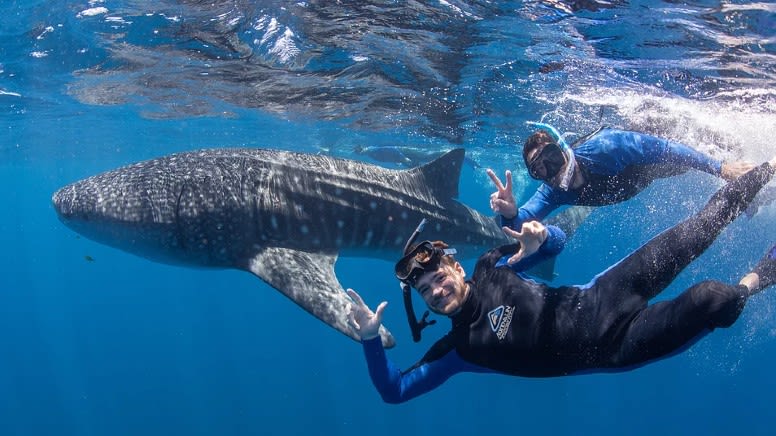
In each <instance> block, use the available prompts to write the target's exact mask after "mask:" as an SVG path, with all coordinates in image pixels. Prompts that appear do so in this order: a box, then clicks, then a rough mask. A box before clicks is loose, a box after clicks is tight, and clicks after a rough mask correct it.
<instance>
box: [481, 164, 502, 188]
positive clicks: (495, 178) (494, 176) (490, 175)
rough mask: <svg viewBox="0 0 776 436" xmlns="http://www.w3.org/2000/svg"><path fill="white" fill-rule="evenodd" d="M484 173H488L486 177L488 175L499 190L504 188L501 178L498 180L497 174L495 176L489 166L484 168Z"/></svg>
mask: <svg viewBox="0 0 776 436" xmlns="http://www.w3.org/2000/svg"><path fill="white" fill-rule="evenodd" d="M485 173H487V174H488V177H490V180H491V181H493V184H494V185H496V187H497V188H498V190H499V191H503V190H504V185H503V184H502V183H501V180H499V178H498V176H496V173H494V172H493V170H491V169H490V168H488V169H487V170H485Z"/></svg>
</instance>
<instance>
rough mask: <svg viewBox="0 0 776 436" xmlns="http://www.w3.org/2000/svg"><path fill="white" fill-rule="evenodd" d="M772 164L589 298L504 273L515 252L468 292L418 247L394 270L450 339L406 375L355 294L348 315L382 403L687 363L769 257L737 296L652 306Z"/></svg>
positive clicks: (774, 273) (705, 292)
mask: <svg viewBox="0 0 776 436" xmlns="http://www.w3.org/2000/svg"><path fill="white" fill-rule="evenodd" d="M774 168H776V159H774V160H773V161H771V162H770V163H766V164H763V165H761V166H759V167H757V168H755V169H754V170H752V171H750V172H749V173H747V174H745V175H744V176H742V177H740V178H739V179H737V180H735V181H733V182H731V183H729V184H728V185H726V186H724V187H723V188H722V189H720V190H719V191H718V192H717V193H716V194H715V195H714V196H713V197H712V198H711V200H710V201H709V202H708V203H707V205H706V206H705V207H704V208H703V210H701V211H700V212H698V213H697V214H695V215H694V216H692V217H690V218H689V219H687V220H685V221H683V222H681V223H679V224H677V225H675V226H674V227H672V228H670V229H668V230H666V231H664V232H663V233H661V234H659V235H657V236H656V237H654V238H653V239H652V240H650V241H649V242H647V243H646V244H645V245H643V246H642V247H640V248H639V249H637V250H636V251H634V252H633V253H632V254H630V255H629V256H627V257H626V258H624V259H623V260H622V261H620V262H619V263H617V264H615V265H614V266H612V267H610V268H609V269H607V270H606V271H604V272H603V273H601V274H599V275H598V276H597V277H596V278H594V279H593V280H592V281H591V282H590V283H589V284H588V285H585V286H564V287H559V288H553V287H549V286H547V285H544V284H540V283H536V282H534V281H532V280H526V279H525V278H523V277H521V275H519V274H515V271H514V270H513V269H511V268H510V267H509V265H508V263H507V262H506V261H505V260H506V259H508V258H509V257H510V256H511V255H512V253H514V252H515V251H516V249H517V246H516V245H512V246H505V247H500V248H497V249H494V250H491V251H489V252H488V253H486V254H485V255H483V256H482V257H481V258H480V259H479V261H478V262H477V265H476V267H475V272H474V275H473V276H472V278H471V280H470V281H465V280H464V271H463V268H462V267H461V265H460V264H459V263H457V262H456V261H455V260H454V259H453V258H452V256H450V255H446V254H445V252H444V251H443V250H442V249H443V248H444V247H446V246H445V245H444V244H443V243H431V242H428V241H426V242H423V243H421V244H418V245H416V246H415V247H414V248H413V249H411V250H409V251H408V252H407V254H406V255H405V256H404V257H403V258H402V259H401V260H400V261H399V262H398V263H397V265H396V275H397V278H399V279H400V280H402V281H403V283H405V285H407V286H413V287H415V288H416V289H417V290H418V292H419V293H420V295H421V296H422V297H423V299H424V300H425V302H426V304H427V305H428V307H429V309H431V310H433V311H435V312H437V313H440V314H444V315H447V316H449V317H450V318H451V320H452V329H451V331H450V333H448V334H447V335H446V336H445V337H444V338H443V339H441V340H440V341H438V342H437V343H436V344H434V346H433V347H432V348H431V349H430V350H429V352H428V353H427V354H426V355H425V356H424V358H423V359H422V360H421V361H420V362H418V364H416V365H415V366H413V367H412V368H410V369H409V370H408V371H405V372H401V371H399V370H398V369H397V368H396V367H395V366H394V365H393V364H392V363H391V362H390V361H389V360H388V359H387V357H386V355H385V351H384V349H383V347H382V345H381V343H380V340H379V339H378V338H377V333H376V332H377V330H376V328H377V327H378V326H379V323H380V320H381V318H382V312H383V310H384V308H385V303H383V304H381V305H380V306H378V308H377V309H376V311H375V312H372V311H371V310H370V309H369V308H368V307H367V306H366V305H365V304H364V302H363V301H362V300H361V298H360V297H359V296H358V294H357V293H355V292H354V291H352V290H349V293H350V295H351V297H352V298H353V300H354V305H353V306H352V308H351V312H350V322H351V326H352V327H353V329H354V330H355V331H356V332H357V333H358V334H359V335H360V336H361V338H362V342H363V346H364V352H365V355H366V359H367V363H368V367H369V373H370V376H371V378H372V381H373V383H374V385H375V386H376V388H377V390H378V391H379V392H380V394H381V395H382V397H383V399H384V400H385V401H387V402H403V401H407V400H409V399H411V398H414V397H416V396H418V395H421V394H423V393H425V392H428V391H429V390H431V389H434V388H436V387H437V386H439V385H440V384H442V383H443V382H444V381H445V380H447V379H448V378H449V377H450V376H452V375H453V374H456V373H458V372H497V373H504V374H511V375H520V376H527V377H552V376H563V375H570V374H579V373H586V372H611V371H623V370H629V369H633V368H635V367H637V366H640V365H643V364H646V363H649V362H650V361H654V360H655V359H658V358H662V357H666V356H669V355H671V354H673V353H676V352H679V351H682V350H683V349H684V348H686V347H687V346H689V345H690V344H691V343H693V342H694V340H697V339H699V338H700V337H701V336H702V335H703V334H704V333H707V332H709V331H711V330H713V329H714V328H717V327H727V326H730V325H731V324H732V323H733V322H734V321H735V320H736V319H737V318H738V315H739V314H740V312H741V310H742V309H743V307H744V305H745V303H746V300H747V298H748V297H749V296H750V295H752V294H754V293H756V292H759V291H761V290H762V289H764V288H766V287H768V286H771V285H773V284H774V282H776V246H774V248H772V249H771V250H770V251H769V253H768V254H766V255H765V257H763V259H762V260H761V261H760V263H759V264H758V266H757V267H755V269H754V270H753V271H752V272H751V273H749V274H747V275H746V276H744V278H742V279H741V281H740V283H739V284H738V285H737V286H733V285H728V284H724V283H721V282H718V281H704V282H701V283H699V284H696V285H694V286H692V287H690V288H689V289H687V290H686V291H685V292H684V293H682V294H681V295H680V296H678V297H677V298H674V299H673V300H669V301H661V302H658V303H654V304H651V305H649V304H648V302H649V300H650V299H651V298H653V297H655V296H656V295H657V294H658V293H660V292H661V291H662V290H663V289H665V287H667V286H668V284H670V283H671V281H673V279H674V278H675V277H676V275H677V274H678V273H679V272H680V271H681V270H682V269H683V268H684V267H686V266H687V265H688V264H689V263H690V262H691V261H692V260H693V259H695V258H696V257H697V256H699V255H700V254H701V253H703V251H704V250H705V249H706V248H707V247H709V246H710V245H711V244H712V243H713V241H714V239H715V238H716V237H717V235H719V233H720V232H721V231H722V229H724V227H725V226H726V225H727V224H729V223H730V222H732V221H733V220H734V219H735V218H736V217H737V216H738V215H739V214H740V213H741V212H742V211H743V210H744V209H746V206H747V205H748V204H749V202H751V201H752V199H753V198H754V196H755V194H756V193H757V192H758V191H759V190H760V189H761V188H762V186H763V185H765V184H766V183H767V182H768V180H770V179H771V177H772V176H773V174H774Z"/></svg>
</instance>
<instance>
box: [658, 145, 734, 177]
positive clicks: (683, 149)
mask: <svg viewBox="0 0 776 436" xmlns="http://www.w3.org/2000/svg"><path fill="white" fill-rule="evenodd" d="M667 149H668V151H667V156H666V158H665V161H666V162H672V163H677V164H679V165H684V166H688V167H690V168H694V169H696V170H699V171H703V172H707V173H709V174H711V175H714V176H719V175H720V174H721V173H722V162H721V161H719V160H717V159H713V158H712V157H711V156H709V155H706V154H704V153H701V152H699V151H698V150H695V149H694V148H691V147H688V146H686V145H684V144H680V143H678V142H671V141H667Z"/></svg>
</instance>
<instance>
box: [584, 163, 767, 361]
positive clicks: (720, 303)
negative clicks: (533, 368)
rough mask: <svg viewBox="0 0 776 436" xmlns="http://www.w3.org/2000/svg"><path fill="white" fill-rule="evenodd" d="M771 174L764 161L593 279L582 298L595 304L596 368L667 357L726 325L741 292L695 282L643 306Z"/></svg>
mask: <svg viewBox="0 0 776 436" xmlns="http://www.w3.org/2000/svg"><path fill="white" fill-rule="evenodd" d="M773 174H774V168H773V167H771V166H770V165H769V164H767V163H766V164H763V165H760V166H759V167H757V168H755V169H753V170H752V171H750V172H748V173H747V174H745V175H743V176H741V177H739V178H738V179H737V180H735V181H732V182H730V183H728V184H727V185H725V186H724V187H722V188H721V189H720V190H719V191H718V192H717V193H716V194H714V196H713V197H712V198H711V199H710V200H709V202H708V203H707V204H706V206H705V207H704V208H703V210H701V211H700V212H698V213H696V214H695V215H693V216H692V217H690V218H688V219H686V220H685V221H683V222H681V223H679V224H677V225H675V226H673V227H671V228H670V229H668V230H666V231H664V232H662V233H660V234H659V235H657V236H656V237H654V238H652V239H651V240H650V241H649V242H647V243H646V244H644V245H643V246H642V247H640V248H639V249H637V250H636V251H634V252H633V253H631V254H630V255H628V256H627V257H626V258H625V259H623V260H622V261H620V262H619V263H617V264H616V265H614V266H613V267H611V268H609V269H608V270H607V271H605V272H604V273H602V274H601V275H599V276H598V277H597V278H596V280H595V281H594V283H593V285H592V286H591V287H590V289H588V290H587V293H588V297H592V300H593V301H592V302H595V303H597V304H599V310H598V312H597V318H598V319H596V320H594V321H593V322H597V323H598V325H597V326H596V327H594V330H597V333H598V337H599V338H600V339H601V345H602V346H603V347H604V348H605V349H606V351H605V352H604V353H603V354H604V355H606V356H607V357H605V358H604V359H605V361H604V362H600V364H601V365H602V366H605V367H612V368H614V367H624V366H632V365H638V364H641V363H645V362H647V361H649V360H652V359H655V358H658V357H662V356H665V355H667V354H670V353H671V352H673V351H675V350H677V349H678V348H680V347H682V346H683V345H685V344H687V343H689V342H690V341H691V340H692V339H693V338H695V337H697V336H698V335H699V334H700V333H702V332H704V330H707V329H713V328H715V327H728V326H730V325H731V324H732V323H733V322H734V321H735V320H736V319H737V318H738V315H739V314H740V313H741V310H742V309H743V307H744V304H745V302H746V298H747V296H748V293H747V290H746V288H745V287H743V286H732V285H728V284H724V283H721V282H717V281H705V282H701V283H698V284H696V285H694V286H692V287H690V288H689V289H687V290H686V291H684V292H683V293H682V294H681V295H679V296H678V297H676V298H674V299H673V300H670V301H662V302H658V303H655V304H652V305H649V306H648V305H647V304H648V301H649V300H650V299H651V298H653V297H655V296H656V295H657V294H659V293H660V292H661V291H662V290H663V289H665V288H666V287H667V286H668V285H669V284H670V283H671V282H672V281H673V280H674V278H675V277H676V276H677V275H678V274H679V272H680V271H682V269H684V268H685V267H686V266H687V265H688V264H689V263H690V262H691V261H692V260H693V259H695V258H696V257H698V256H699V255H700V254H701V253H703V252H704V250H706V249H707V248H708V247H709V246H710V245H711V244H712V242H714V240H715V239H716V237H717V236H718V235H719V234H720V232H721V231H722V229H724V228H725V226H727V225H728V224H730V223H731V222H732V221H733V220H734V219H735V218H736V217H738V215H740V214H741V213H742V212H743V211H744V210H745V209H746V207H747V205H748V204H749V203H750V202H751V201H752V199H753V198H754V197H755V195H756V194H757V192H758V191H759V190H760V189H761V188H762V187H763V186H764V185H765V184H766V183H768V181H769V180H770V179H771V177H772V176H773ZM593 325H596V324H593ZM599 329H600V330H599Z"/></svg>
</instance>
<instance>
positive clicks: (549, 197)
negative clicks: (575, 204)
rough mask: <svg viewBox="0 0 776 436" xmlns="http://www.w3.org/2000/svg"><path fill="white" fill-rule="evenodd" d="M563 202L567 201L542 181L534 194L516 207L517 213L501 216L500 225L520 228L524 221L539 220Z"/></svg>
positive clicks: (514, 228)
mask: <svg viewBox="0 0 776 436" xmlns="http://www.w3.org/2000/svg"><path fill="white" fill-rule="evenodd" d="M564 204H569V203H567V202H566V201H564V199H563V198H561V197H560V196H559V195H557V192H556V191H555V190H554V189H552V188H550V187H549V186H547V185H546V184H544V183H543V184H542V185H541V186H539V189H537V190H536V192H535V193H534V195H532V196H531V198H529V199H528V201H526V202H525V203H523V205H522V206H520V208H519V209H517V215H516V216H515V217H514V218H511V219H507V218H504V217H503V216H502V217H501V225H502V226H506V227H509V228H510V229H512V230H520V227H521V226H522V225H523V223H524V222H526V221H541V220H543V219H544V218H546V217H547V215H549V214H550V213H551V212H552V211H554V210H555V209H557V208H558V207H560V206H562V205H564Z"/></svg>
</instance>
